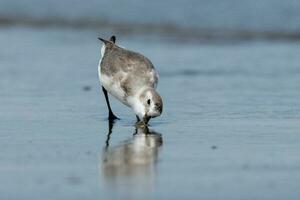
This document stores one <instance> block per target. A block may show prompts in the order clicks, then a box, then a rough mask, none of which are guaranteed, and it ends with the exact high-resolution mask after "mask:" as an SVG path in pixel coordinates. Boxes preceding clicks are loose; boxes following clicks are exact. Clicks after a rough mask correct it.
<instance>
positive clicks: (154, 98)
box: [133, 88, 163, 124]
mask: <svg viewBox="0 0 300 200" xmlns="http://www.w3.org/2000/svg"><path fill="white" fill-rule="evenodd" d="M133 109H134V111H135V113H136V115H137V116H138V117H139V118H140V119H141V120H142V121H143V122H144V123H145V124H147V123H148V122H149V120H150V119H151V118H154V117H157V116H160V115H161V113H162V110H163V102H162V98H161V97H160V95H159V94H158V93H157V92H156V91H155V90H154V89H153V88H148V89H145V90H143V91H142V92H141V93H140V95H138V97H137V101H136V103H135V105H134V106H133Z"/></svg>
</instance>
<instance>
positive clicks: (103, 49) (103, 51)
mask: <svg viewBox="0 0 300 200" xmlns="http://www.w3.org/2000/svg"><path fill="white" fill-rule="evenodd" d="M104 53H105V45H104V44H103V45H102V47H101V58H100V60H99V65H98V76H99V80H100V83H101V62H102V58H103V56H104Z"/></svg>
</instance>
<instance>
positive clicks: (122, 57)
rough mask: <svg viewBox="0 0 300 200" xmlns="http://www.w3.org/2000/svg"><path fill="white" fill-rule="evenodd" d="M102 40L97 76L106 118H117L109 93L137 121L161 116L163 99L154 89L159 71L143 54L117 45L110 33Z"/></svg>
mask: <svg viewBox="0 0 300 200" xmlns="http://www.w3.org/2000/svg"><path fill="white" fill-rule="evenodd" d="M98 39H99V40H100V41H102V42H103V46H102V48H101V56H100V60H99V65H98V75H99V79H100V83H101V85H102V91H103V94H104V96H105V100H106V104H107V108H108V119H109V120H110V121H114V120H116V119H119V118H118V117H117V116H116V115H115V114H114V113H113V111H112V109H111V106H110V103H109V98H108V93H109V94H110V95H112V96H113V97H115V98H116V99H118V100H119V101H120V102H122V103H123V104H124V105H126V106H128V107H130V108H131V109H132V110H133V111H134V113H135V115H136V118H137V121H138V122H142V123H144V124H146V125H147V124H148V122H149V120H150V119H151V118H154V117H157V116H160V115H161V114H162V110H163V100H162V98H161V96H160V95H159V93H158V92H157V91H156V87H157V83H158V79H159V76H158V73H157V71H156V69H155V68H154V65H153V64H152V62H151V61H150V60H149V59H148V58H147V57H145V56H144V55H142V54H140V53H137V52H134V51H131V50H128V49H125V48H124V47H121V46H118V45H117V44H116V37H115V36H114V35H113V36H111V37H110V39H108V40H106V39H103V38H100V37H99V38H98Z"/></svg>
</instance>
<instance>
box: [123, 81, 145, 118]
mask: <svg viewBox="0 0 300 200" xmlns="http://www.w3.org/2000/svg"><path fill="white" fill-rule="evenodd" d="M145 89H146V88H145V87H143V88H141V89H140V90H139V91H137V92H136V95H135V96H129V97H128V98H127V101H128V104H129V105H130V106H131V107H132V109H133V110H134V112H135V114H136V115H137V116H139V118H140V119H143V117H144V116H145V114H146V111H145V106H144V104H143V102H141V100H140V95H141V93H142V92H143V91H144V90H145Z"/></svg>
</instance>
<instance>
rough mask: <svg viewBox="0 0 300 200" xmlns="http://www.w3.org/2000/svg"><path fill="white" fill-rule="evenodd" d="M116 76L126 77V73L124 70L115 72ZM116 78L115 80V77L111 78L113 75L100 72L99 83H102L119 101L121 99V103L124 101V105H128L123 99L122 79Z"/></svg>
mask: <svg viewBox="0 0 300 200" xmlns="http://www.w3.org/2000/svg"><path fill="white" fill-rule="evenodd" d="M115 75H116V76H120V77H123V79H124V78H126V76H127V74H126V73H124V72H119V73H117V74H115ZM123 79H121V80H119V79H117V80H118V81H116V80H115V79H113V77H111V76H106V75H104V74H101V78H100V81H101V84H102V85H103V87H104V88H105V89H106V90H107V91H108V92H109V93H110V94H111V95H113V96H114V97H116V98H117V99H118V100H119V101H121V102H122V103H124V104H125V105H128V103H127V101H126V99H125V95H126V94H125V92H124V90H123V89H122V87H121V82H122V80H123Z"/></svg>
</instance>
